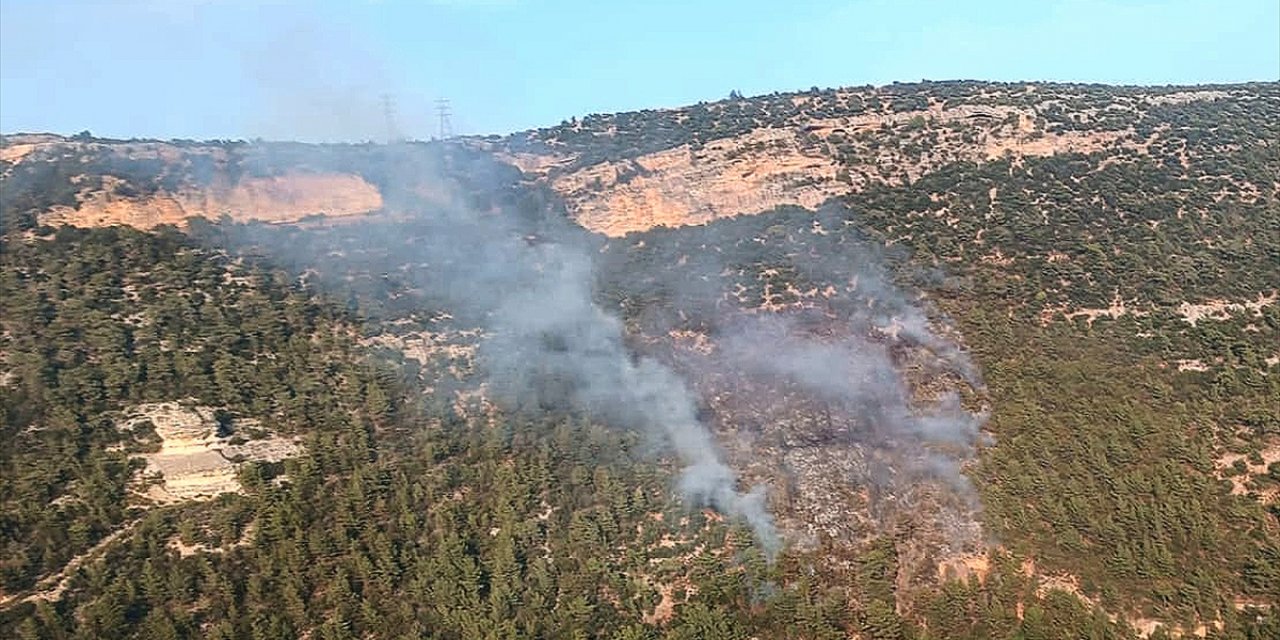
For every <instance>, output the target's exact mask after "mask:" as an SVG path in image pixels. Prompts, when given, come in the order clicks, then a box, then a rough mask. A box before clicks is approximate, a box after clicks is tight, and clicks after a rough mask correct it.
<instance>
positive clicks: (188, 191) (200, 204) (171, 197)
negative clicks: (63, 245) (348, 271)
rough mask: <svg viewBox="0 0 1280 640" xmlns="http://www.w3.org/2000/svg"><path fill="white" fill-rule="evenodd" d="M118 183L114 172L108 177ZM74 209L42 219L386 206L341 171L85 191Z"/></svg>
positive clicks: (165, 220)
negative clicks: (130, 193) (154, 189)
mask: <svg viewBox="0 0 1280 640" xmlns="http://www.w3.org/2000/svg"><path fill="white" fill-rule="evenodd" d="M104 180H105V181H106V182H107V183H108V184H111V183H114V182H115V181H113V180H112V179H111V177H110V176H104ZM80 197H81V198H82V199H81V200H80V202H79V204H78V205H77V206H76V207H68V206H58V207H54V208H53V209H51V210H50V211H49V214H48V216H47V217H46V218H44V219H43V221H45V222H47V223H49V224H71V225H75V226H79V227H100V226H110V225H113V224H123V225H128V226H131V227H138V228H141V229H150V228H152V227H155V226H158V225H162V224H173V225H179V226H181V225H183V224H185V222H186V219H187V218H189V217H193V216H194V217H201V218H207V219H211V220H214V219H218V218H220V217H222V216H224V215H226V216H229V217H230V218H231V219H232V220H236V221H241V222H243V221H249V220H259V221H264V222H294V221H297V220H301V219H302V218H306V217H308V216H312V215H317V214H323V215H326V216H331V217H336V216H353V215H362V214H366V213H370V212H372V211H376V210H378V209H380V208H382V195H381V194H380V193H379V192H378V189H377V188H376V187H374V186H373V185H371V184H369V183H368V182H365V181H364V179H363V178H361V177H360V176H356V175H351V174H339V173H301V172H296V173H288V174H285V175H281V176H274V177H269V178H246V179H243V180H241V181H240V182H239V183H237V184H236V185H235V186H233V187H230V188H226V187H213V188H207V189H199V188H185V189H182V190H180V191H177V192H174V193H157V194H155V195H152V196H144V197H121V196H119V195H117V194H116V193H114V192H113V191H112V190H111V189H104V190H94V191H89V192H87V193H83V194H82V195H81V196H80Z"/></svg>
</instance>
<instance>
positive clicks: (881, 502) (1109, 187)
mask: <svg viewBox="0 0 1280 640" xmlns="http://www.w3.org/2000/svg"><path fill="white" fill-rule="evenodd" d="M0 159H2V160H3V163H4V164H3V165H0V189H2V192H3V203H2V204H3V219H4V224H3V229H4V243H5V246H4V252H3V253H4V256H3V259H4V277H5V280H4V282H3V284H4V290H3V291H2V292H0V294H3V298H4V299H5V300H6V301H12V302H10V303H9V304H7V305H6V307H7V308H8V310H6V312H5V314H4V319H3V329H4V333H3V342H0V366H2V367H3V368H4V371H3V377H2V378H0V380H3V383H2V384H0V401H2V402H3V407H4V411H5V415H6V422H5V429H4V431H3V436H4V438H5V441H4V445H5V446H4V447H3V449H4V451H5V452H6V454H5V455H6V458H5V459H4V460H3V465H4V468H5V469H6V471H5V474H4V484H3V486H0V504H3V505H4V511H3V516H2V517H3V520H2V522H3V524H4V526H3V527H0V531H3V532H4V535H5V538H4V540H3V543H4V548H5V550H6V551H5V554H4V555H5V557H6V558H7V559H6V561H5V562H4V563H3V564H2V565H0V569H2V572H0V589H2V591H0V599H3V604H2V605H0V608H2V610H3V613H0V628H5V627H7V626H12V628H13V629H14V631H15V632H16V633H25V634H28V635H31V636H32V637H46V636H55V635H57V634H60V633H62V634H66V633H80V634H88V635H89V636H93V635H95V634H96V635H99V636H102V635H111V636H124V635H129V634H132V635H134V636H137V637H160V636H162V635H170V636H173V637H184V636H190V635H205V636H213V637H295V636H299V635H308V634H314V637H326V638H327V637H398V636H399V635H400V634H404V633H408V634H409V635H410V636H412V637H420V636H430V637H437V636H438V637H448V638H471V637H488V635H487V634H489V633H490V632H495V631H496V632H498V633H500V634H505V635H506V636H509V637H569V636H572V635H574V634H578V635H580V636H581V637H616V638H646V637H650V638H656V637H672V638H695V637H743V638H745V637H792V638H820V637H821V638H826V637H832V638H835V637H861V638H931V637H937V638H975V639H976V638H992V637H1004V638H1023V637H1044V638H1059V637H1060V638H1077V637H1098V638H1131V637H1159V636H1160V635H1161V634H1170V635H1175V636H1178V635H1195V636H1202V637H1220V638H1266V637H1271V636H1272V635H1274V634H1275V633H1277V632H1280V617H1277V616H1278V615H1280V614H1277V612H1276V610H1275V606H1276V605H1277V604H1278V603H1280V570H1278V569H1277V567H1280V347H1278V346H1277V345H1280V304H1277V301H1278V300H1277V296H1280V85H1278V84H1275V83H1259V84H1247V85H1223V86H1202V87H1111V86H1102V85H1059V84H1043V83H1029V84H1024V83H1020V84H996V83H983V82H970V81H963V82H943V83H921V84H895V85H892V86H887V87H879V88H875V87H859V88H845V89H838V90H818V89H813V90H810V91H807V92H800V93H793V94H775V95H770V96H760V97H754V98H739V97H736V96H735V97H733V98H731V99H728V100H724V101H719V102H715V103H708V104H699V105H694V106H690V107H686V108H681V109H673V110H662V111H642V112H635V113H623V114H612V115H590V116H587V117H583V118H574V119H572V120H570V121H566V122H564V123H562V124H561V125H559V126H556V127H549V128H545V129H539V130H534V131H527V132H521V133H516V134H512V135H509V136H505V137H498V136H494V137H488V138H463V139H459V140H455V141H449V142H445V143H439V142H436V143H402V144H396V145H372V144H366V145H301V144H295V143H262V144H248V143H240V142H208V143H197V142H177V141H171V142H162V141H109V140H100V139H94V138H91V137H87V136H77V137H74V138H63V137H57V136H47V135H14V136H6V137H5V138H4V141H3V145H0ZM121 224H123V225H129V226H131V227H136V228H138V229H141V230H144V231H145V232H140V231H135V230H131V229H127V228H120V227H116V226H111V225H121ZM69 225H70V226H69ZM174 225H177V226H178V227H180V228H175V226H174ZM73 226H74V227H91V228H95V229H74V228H73ZM98 227H106V228H98ZM144 423H145V424H144ZM148 427H149V428H148ZM73 444H74V446H72V445H73ZM175 455H176V456H186V457H183V458H181V459H178V458H174V457H173V456H175ZM147 469H151V470H152V471H153V472H154V471H156V470H159V471H160V472H161V473H160V474H159V477H156V474H155V473H151V474H148V472H147ZM166 469H170V470H177V472H176V473H177V475H175V474H174V473H169V472H166V471H165V470H166ZM183 470H186V472H188V475H187V476H183V475H182V473H183V472H184V471H183ZM32 474H34V475H32ZM171 476H172V477H171ZM184 478H185V479H184ZM184 483H186V484H184ZM179 487H188V489H180V488H179ZM191 487H194V488H191ZM214 494H218V495H216V496H215V495H214ZM49 504H55V505H58V508H57V509H52V510H50V509H44V508H43V507H44V506H45V505H49ZM9 558H11V559H12V560H9ZM54 587H56V589H55V588H54Z"/></svg>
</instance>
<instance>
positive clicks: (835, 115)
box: [495, 85, 1227, 236]
mask: <svg viewBox="0 0 1280 640" xmlns="http://www.w3.org/2000/svg"><path fill="white" fill-rule="evenodd" d="M886 89H887V88H881V89H842V90H837V91H832V92H827V93H818V94H815V95H794V96H791V97H786V96H781V97H768V96H766V97H762V98H758V99H752V100H748V101H737V102H734V101H726V102H723V103H716V104H713V105H698V106H696V107H690V108H686V109H680V110H670V111H660V112H642V113H640V114H619V115H616V116H599V117H596V118H595V119H594V120H584V121H581V122H578V121H575V122H574V123H573V124H572V125H570V124H568V123H566V124H563V125H561V126H560V127H553V128H549V129H542V130H538V131H535V132H527V133H525V134H519V135H514V136H512V137H510V138H508V139H507V140H505V141H504V142H501V143H498V144H497V145H495V147H496V149H495V150H496V151H498V152H499V157H501V158H502V159H504V160H506V161H507V162H509V163H511V164H513V165H515V166H517V167H519V168H520V169H521V170H522V171H524V172H525V174H526V175H527V176H529V177H530V178H532V179H534V180H538V181H541V182H543V183H545V184H546V185H548V186H550V187H551V188H552V189H553V190H554V191H555V192H557V193H558V194H559V195H560V196H562V197H563V198H564V199H565V201H566V204H567V207H568V210H569V213H570V215H572V216H573V218H574V219H575V220H576V221H577V222H578V223H580V224H582V225H583V226H584V227H587V228H588V229H591V230H593V231H597V232H599V233H603V234H605V235H608V236H621V235H625V234H627V233H629V232H633V231H642V230H645V229H649V228H652V227H657V226H669V227H674V226H682V225H698V224H705V223H707V222H709V221H711V220H714V219H717V218H721V217H726V216H735V215H751V214H757V213H762V212H765V211H768V210H771V209H773V208H775V207H778V206H780V205H797V206H802V207H808V208H812V207H814V206H816V205H818V204H820V203H822V202H824V201H825V200H827V199H829V198H831V197H833V196H839V195H844V194H848V193H853V192H857V191H861V190H864V189H867V188H870V187H872V186H875V185H901V184H904V183H910V182H914V181H916V180H919V179H920V178H921V177H922V176H925V175H927V174H929V173H931V172H933V171H936V170H938V169H941V168H943V167H947V166H951V165H954V163H956V162H972V163H984V162H992V161H1001V160H1005V159H1008V160H1009V161H1011V162H1013V163H1015V164H1017V163H1018V162H1019V161H1020V159H1022V158H1027V157H1044V156H1053V155H1058V154H1089V153H1097V152H1106V151H1109V150H1114V149H1119V148H1124V149H1127V150H1130V151H1134V152H1137V153H1140V154H1144V153H1146V150H1147V147H1148V146H1150V145H1151V144H1153V143H1158V142H1159V140H1160V135H1161V132H1160V131H1158V130H1157V131H1154V132H1152V131H1145V132H1139V131H1136V130H1135V128H1134V126H1133V124H1134V123H1135V122H1138V121H1140V120H1141V117H1142V115H1143V114H1144V113H1145V112H1147V111H1148V110H1150V109H1152V108H1158V107H1159V106H1161V105H1165V104H1169V103H1171V102H1177V103H1184V102H1196V101H1212V100H1218V99H1221V98H1223V97H1225V96H1226V95H1227V94H1226V93H1224V92H1221V91H1199V92H1178V93H1168V94H1159V93H1153V94H1150V95H1145V94H1135V95H1132V96H1121V97H1117V98H1108V99H1107V100H1108V102H1106V103H1105V104H1103V103H1101V102H1099V101H1097V100H1094V99H1093V98H1092V97H1090V96H1089V95H1088V90H1087V88H1079V87H1076V88H1073V87H1062V86H1036V85H1027V86H1025V87H1024V86H1015V87H1003V88H998V89H997V88H991V87H982V88H979V89H971V90H966V92H961V93H958V94H947V95H938V96H928V97H926V98H921V99H920V100H918V101H917V102H915V103H913V104H911V105H910V106H909V108H906V107H904V106H903V104H902V103H900V102H898V101H897V100H896V98H895V97H894V96H893V95H892V93H889V92H886ZM717 114H718V115H717ZM695 119H696V121H697V123H696V124H695V123H694V122H693V120H695ZM726 121H727V122H728V124H725V123H726ZM673 131H683V132H685V133H686V134H688V133H689V132H690V131H692V134H689V135H685V136H684V138H681V137H680V136H679V135H673V134H672V132H673ZM722 132H728V133H729V135H719V134H720V133H722ZM655 139H656V140H659V141H658V142H656V143H654V142H653V141H654V140H655ZM685 139H692V141H686V140H685ZM662 140H670V141H671V142H670V143H667V144H665V145H664V143H663V142H661V141H662ZM531 143H532V144H531ZM602 147H604V148H612V149H613V151H611V152H608V153H604V154H601V153H599V149H600V148H602ZM654 147H659V148H658V149H657V150H653V148H654ZM663 147H665V148H663ZM602 156H603V157H604V159H603V160H600V158H601V157H602Z"/></svg>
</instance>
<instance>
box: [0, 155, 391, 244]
mask: <svg viewBox="0 0 1280 640" xmlns="http://www.w3.org/2000/svg"><path fill="white" fill-rule="evenodd" d="M317 155H319V154H317ZM319 157H320V158H321V160H325V161H329V162H328V163H329V164H330V165H332V164H334V163H333V162H332V156H323V155H319ZM348 164H349V165H352V166H359V164H358V163H348ZM0 179H2V180H3V182H4V185H5V190H6V197H7V199H8V200H10V201H11V202H14V203H15V204H14V205H10V203H6V205H7V206H6V209H8V208H9V206H17V207H21V208H27V209H28V211H29V212H30V213H34V214H35V215H36V216H37V217H38V218H39V220H40V222H42V223H47V224H55V225H57V224H70V225H76V226H82V227H96V226H109V225H116V224H121V225H129V226H133V227H138V228H143V229H149V228H153V227H155V226H158V225H162V224H173V225H179V226H181V225H184V224H185V222H186V220H187V218H190V217H202V218H207V219H218V218H221V217H223V216H228V217H230V218H231V219H232V220H236V221H249V220H258V221H265V222H293V221H297V220H301V219H303V218H306V217H308V216H315V215H325V216H328V217H341V216H357V215H362V214H367V213H370V212H373V211H377V210H379V209H381V208H382V207H383V196H382V193H381V192H380V191H379V189H378V188H377V187H376V186H374V185H373V184H371V183H370V182H369V181H368V180H366V178H365V177H364V176H362V175H359V174H357V173H355V172H353V171H344V170H334V168H332V167H331V166H326V164H325V163H324V162H320V163H311V162H308V158H307V156H306V155H304V154H298V155H296V156H295V157H291V158H289V159H288V160H286V161H283V162H282V161H279V160H276V159H273V158H270V157H264V156H262V155H261V154H257V153H256V152H255V151H253V150H252V148H251V147H249V146H248V145H244V144H242V143H217V142H213V143H190V142H156V141H102V140H81V139H73V138H63V137H60V136H54V135H48V134H37V135H16V136H6V137H5V139H4V141H3V144H2V145H0Z"/></svg>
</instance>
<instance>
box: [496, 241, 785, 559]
mask: <svg viewBox="0 0 1280 640" xmlns="http://www.w3.org/2000/svg"><path fill="white" fill-rule="evenodd" d="M521 253H522V254H524V259H525V260H527V261H528V263H529V264H528V265H526V267H530V268H532V271H531V272H526V273H522V274H520V276H519V278H520V279H521V280H523V281H524V282H523V285H522V288H521V290H520V291H518V292H515V293H514V294H512V295H510V296H509V297H506V298H505V299H503V300H502V301H501V303H500V304H499V305H498V307H497V310H496V311H495V312H494V314H493V315H492V325H491V327H490V329H491V330H492V332H493V334H492V337H491V338H490V339H488V340H487V341H486V342H485V343H484V344H482V345H481V361H482V363H483V364H484V368H485V369H486V371H487V372H488V376H489V383H490V391H491V393H492V394H493V396H494V398H496V399H497V400H499V401H501V402H503V403H504V404H506V405H508V406H516V407H526V406H535V407H541V408H546V405H547V404H552V405H553V406H569V407H572V408H574V409H577V410H581V411H584V412H586V413H587V414H589V415H592V416H595V417H597V418H599V419H601V420H603V421H605V422H607V423H609V424H613V425H617V426H622V427H627V428H635V429H641V430H645V431H648V432H651V433H657V434H660V435H661V436H663V439H664V440H665V441H666V442H668V443H669V444H670V445H671V447H672V449H673V450H674V451H675V453H676V455H677V456H678V457H679V458H680V461H681V463H682V465H683V469H682V471H681V474H680V478H679V481H678V488H679V490H680V492H681V494H682V495H683V496H684V498H685V499H686V500H688V501H690V502H691V503H693V504H699V505H707V506H711V507H714V508H715V509H717V510H718V511H721V512H722V513H725V514H726V515H729V516H733V517H737V518H741V519H743V520H744V521H746V522H747V524H749V525H750V526H751V528H752V530H753V531H754V532H755V535H756V538H757V540H758V541H759V542H760V544H761V546H762V547H763V548H764V549H765V551H766V552H767V553H769V554H771V555H772V554H773V553H775V552H776V551H777V549H778V547H779V538H778V533H777V530H776V529H775V527H774V524H773V521H772V519H771V518H770V516H769V513H768V511H767V510H766V509H765V505H764V488H763V487H756V488H754V489H752V490H751V491H749V492H746V493H743V492H739V491H738V490H737V488H736V486H737V478H736V474H735V473H734V472H733V470H732V469H730V468H729V467H728V466H727V465H726V464H725V463H724V462H723V461H722V460H721V457H720V453H719V450H718V448H717V446H716V443H715V441H714V440H713V438H712V436H711V433H710V432H709V431H708V430H707V429H706V428H705V427H704V426H703V425H702V424H701V423H700V422H699V421H698V418H697V415H696V403H695V400H694V397H693V395H692V394H691V393H690V391H689V389H688V387H687V386H686V385H685V383H684V381H683V380H682V379H681V378H680V376H678V375H677V374H676V373H675V372H674V371H673V370H672V369H670V368H669V367H667V366H665V365H663V364H661V363H659V362H657V361H656V360H653V359H650V358H636V357H633V356H632V355H631V353H630V352H629V351H628V349H627V347H626V345H625V344H624V342H623V326H622V323H621V322H620V321H619V319H618V318H616V317H614V316H612V315H609V314H608V313H606V312H605V311H604V310H603V309H601V308H600V307H599V306H598V305H597V304H596V303H595V302H594V301H593V300H592V295H591V294H592V282H593V281H594V272H593V269H592V265H591V263H590V261H588V260H587V259H586V257H585V256H584V254H583V253H582V252H580V251H575V250H574V249H573V248H572V247H567V246H563V245H558V244H544V245H538V246H533V247H527V248H526V249H524V250H523V251H521ZM529 273H536V274H537V276H536V277H534V278H532V279H530V278H528V275H529Z"/></svg>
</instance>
